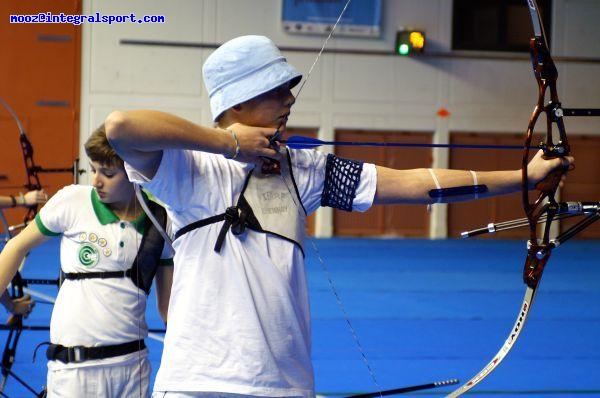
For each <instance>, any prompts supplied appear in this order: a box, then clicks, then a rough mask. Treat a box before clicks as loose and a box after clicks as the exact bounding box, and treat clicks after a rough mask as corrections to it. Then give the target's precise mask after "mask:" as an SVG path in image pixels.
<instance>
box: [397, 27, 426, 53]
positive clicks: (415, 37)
mask: <svg viewBox="0 0 600 398" xmlns="http://www.w3.org/2000/svg"><path fill="white" fill-rule="evenodd" d="M424 48H425V32H423V31H420V30H400V31H398V32H396V54H400V55H409V54H410V53H413V52H417V53H421V52H423V49H424Z"/></svg>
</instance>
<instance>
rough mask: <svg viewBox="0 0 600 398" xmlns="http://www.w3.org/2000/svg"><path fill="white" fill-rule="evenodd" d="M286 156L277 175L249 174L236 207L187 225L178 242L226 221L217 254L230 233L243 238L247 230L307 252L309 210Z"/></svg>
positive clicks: (278, 168) (257, 171)
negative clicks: (275, 238)
mask: <svg viewBox="0 0 600 398" xmlns="http://www.w3.org/2000/svg"><path fill="white" fill-rule="evenodd" d="M283 150H285V149H283ZM285 154H286V155H287V159H286V161H282V162H281V164H280V165H279V166H278V167H277V168H276V170H277V172H265V170H264V168H262V169H261V168H260V167H255V168H254V169H253V170H251V171H250V172H249V173H248V175H247V176H246V179H245V181H244V186H243V188H242V191H241V193H240V196H239V198H238V200H237V203H236V204H235V205H233V206H230V207H228V208H227V209H226V210H225V212H224V213H221V214H218V215H216V216H212V217H208V218H205V219H202V220H198V221H195V222H193V223H191V224H188V225H186V226H185V227H183V228H181V229H180V230H179V231H177V233H176V234H175V239H178V238H179V237H181V236H182V235H184V234H186V233H188V232H190V231H193V230H195V229H197V228H202V227H204V226H207V225H210V224H214V223H217V222H220V221H224V222H223V225H222V227H221V229H220V231H219V234H218V236H217V240H216V243H215V246H214V250H215V251H216V252H220V251H221V248H222V246H223V243H224V241H225V236H226V235H227V232H228V231H229V230H231V232H232V233H233V234H234V235H241V234H243V233H244V232H246V230H247V229H249V230H252V231H256V232H261V233H267V234H271V235H275V236H278V237H280V238H282V239H285V240H288V241H290V242H292V243H294V244H296V245H297V246H298V247H299V248H300V249H301V250H302V251H303V252H304V250H303V238H304V233H305V230H306V210H305V209H304V206H303V205H302V202H301V200H300V194H299V193H298V187H297V185H296V182H295V180H294V176H293V174H292V172H291V170H292V167H291V158H290V154H289V152H287V151H286V153H285Z"/></svg>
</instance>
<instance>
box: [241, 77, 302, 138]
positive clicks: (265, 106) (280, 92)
mask: <svg viewBox="0 0 600 398" xmlns="http://www.w3.org/2000/svg"><path fill="white" fill-rule="evenodd" d="M295 101H296V98H295V97H294V95H293V94H292V91H291V89H290V83H289V82H287V83H285V84H282V85H281V86H278V87H275V88H274V89H272V90H270V91H267V92H266V93H264V94H261V95H259V96H258V97H254V98H252V99H250V100H248V101H246V102H244V103H242V104H240V105H239V110H238V112H237V113H236V115H237V119H238V122H240V123H244V124H247V125H250V126H258V127H272V128H276V129H279V130H280V131H284V130H285V126H286V124H287V120H288V116H289V115H290V111H291V108H292V105H294V102H295Z"/></svg>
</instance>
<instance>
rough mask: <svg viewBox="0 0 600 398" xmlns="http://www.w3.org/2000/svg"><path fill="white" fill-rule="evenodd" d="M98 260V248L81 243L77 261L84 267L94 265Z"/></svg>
mask: <svg viewBox="0 0 600 398" xmlns="http://www.w3.org/2000/svg"><path fill="white" fill-rule="evenodd" d="M98 261H100V255H99V254H98V250H97V249H96V248H95V247H94V246H92V245H83V246H81V249H79V262H80V263H81V264H82V265H84V266H86V267H94V266H95V265H96V264H98Z"/></svg>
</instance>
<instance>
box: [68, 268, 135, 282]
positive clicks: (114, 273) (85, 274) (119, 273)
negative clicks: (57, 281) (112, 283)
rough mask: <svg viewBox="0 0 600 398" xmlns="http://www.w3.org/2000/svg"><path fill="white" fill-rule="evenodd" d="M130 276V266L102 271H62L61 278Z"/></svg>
mask: <svg viewBox="0 0 600 398" xmlns="http://www.w3.org/2000/svg"><path fill="white" fill-rule="evenodd" d="M128 276H131V268H130V269H128V270H125V271H103V272H63V278H65V279H68V280H72V281H73V280H81V279H94V278H100V279H108V278H125V277H128Z"/></svg>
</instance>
